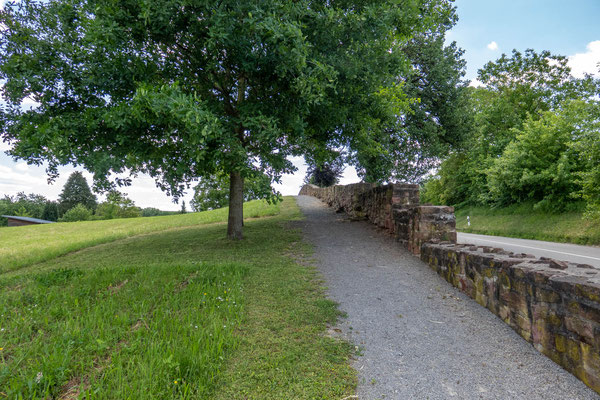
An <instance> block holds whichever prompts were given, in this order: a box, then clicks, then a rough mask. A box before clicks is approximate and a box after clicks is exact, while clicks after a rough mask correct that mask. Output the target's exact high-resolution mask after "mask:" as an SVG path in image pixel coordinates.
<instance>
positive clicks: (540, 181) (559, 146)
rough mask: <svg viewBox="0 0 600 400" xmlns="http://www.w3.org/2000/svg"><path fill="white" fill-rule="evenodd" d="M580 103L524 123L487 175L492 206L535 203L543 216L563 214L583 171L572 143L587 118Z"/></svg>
mask: <svg viewBox="0 0 600 400" xmlns="http://www.w3.org/2000/svg"><path fill="white" fill-rule="evenodd" d="M581 111H582V110H581V108H580V104H578V103H571V104H566V105H565V108H564V109H563V110H561V111H559V112H552V111H547V112H545V113H543V115H542V117H541V119H539V120H534V119H533V118H529V119H528V120H527V121H525V124H524V125H523V128H522V129H519V130H516V129H515V132H516V133H517V136H516V139H515V141H513V142H511V143H510V144H509V145H508V146H507V147H506V149H505V150H504V152H503V153H502V156H501V157H500V158H498V159H496V160H495V161H494V163H493V165H492V167H491V168H490V169H489V170H488V186H489V190H490V194H491V198H492V201H493V202H494V203H496V204H497V205H501V206H505V205H508V204H514V203H521V202H526V201H534V202H536V205H535V207H536V208H541V209H543V210H546V211H551V210H553V211H555V210H564V209H565V207H567V205H568V204H569V203H571V202H573V200H574V194H575V193H577V192H579V191H580V190H581V186H580V184H579V182H578V174H579V172H580V171H582V170H583V169H584V165H583V162H582V160H581V156H580V152H579V151H578V150H577V148H576V146H573V144H574V143H575V141H576V139H577V138H576V137H574V136H576V135H575V133H576V132H577V131H578V129H579V127H580V126H581V122H582V121H584V120H585V119H586V118H587V116H586V115H585V114H582V112H581Z"/></svg>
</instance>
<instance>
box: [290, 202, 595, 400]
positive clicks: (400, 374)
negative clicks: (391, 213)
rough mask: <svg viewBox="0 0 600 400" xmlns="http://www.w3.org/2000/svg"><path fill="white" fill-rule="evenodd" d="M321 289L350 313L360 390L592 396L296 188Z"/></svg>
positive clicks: (347, 329)
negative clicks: (322, 284) (322, 281)
mask: <svg viewBox="0 0 600 400" xmlns="http://www.w3.org/2000/svg"><path fill="white" fill-rule="evenodd" d="M297 202H298V205H299V206H300V208H301V210H302V212H303V213H304V215H305V216H306V219H305V220H303V221H301V222H300V223H299V225H300V226H301V228H302V229H303V232H304V235H305V237H306V239H307V240H308V241H309V242H311V243H313V244H314V246H315V257H316V260H317V264H318V267H319V269H320V271H321V273H322V275H323V277H324V279H325V281H326V282H327V286H328V293H329V296H330V297H331V298H332V299H333V300H335V301H337V302H339V303H340V309H341V310H342V311H345V312H346V313H347V314H348V317H347V318H346V319H344V320H342V321H340V325H339V326H338V327H337V328H339V329H340V330H341V332H342V333H341V335H342V336H343V337H345V338H347V339H349V340H350V341H351V342H353V343H354V344H355V345H356V346H359V349H360V354H361V355H360V356H359V357H357V359H356V360H355V361H354V367H355V368H356V370H357V371H358V376H359V385H358V393H357V394H358V396H359V398H360V399H362V400H365V399H382V398H385V399H452V398H453V399H544V400H548V399H561V400H565V399H598V398H600V396H598V395H597V394H596V393H595V392H593V391H592V390H591V389H589V388H588V387H587V386H585V384H583V382H581V381H579V380H578V379H577V378H575V377H574V376H573V375H571V374H570V373H568V372H566V371H565V370H563V369H562V368H561V367H560V366H558V365H557V364H555V363H554V362H552V361H551V360H550V359H548V358H546V357H545V356H543V355H542V354H540V353H538V352H537V351H536V350H535V349H534V348H533V347H532V346H531V345H530V344H529V343H527V342H526V341H525V340H523V339H522V338H521V337H520V336H519V335H517V333H515V332H514V331H513V330H512V329H511V328H509V327H508V326H507V325H506V324H504V322H502V321H501V320H500V319H498V318H497V317H496V316H494V315H493V314H492V313H491V312H489V311H488V310H487V309H485V308H483V307H481V306H480V305H479V304H477V303H476V302H475V301H473V300H471V299H470V298H469V297H467V296H466V295H464V294H462V293H461V292H459V291H458V290H456V289H455V288H453V287H452V286H451V285H450V284H448V283H447V282H446V281H444V280H443V279H442V278H441V277H439V276H438V275H437V274H436V273H435V272H434V271H433V270H431V269H430V268H429V267H428V266H427V265H426V264H425V263H423V262H422V261H420V260H419V259H418V258H417V257H415V256H413V255H412V254H410V253H409V252H408V251H406V250H405V249H403V248H402V247H401V246H400V245H399V244H398V243H396V242H395V241H394V240H393V238H392V237H390V236H389V235H388V234H386V233H385V232H383V231H381V230H379V229H377V228H376V227H374V226H373V225H371V224H369V223H367V222H353V221H350V220H349V219H348V218H347V217H346V216H345V215H344V214H336V213H334V212H333V211H332V210H331V209H329V208H327V207H326V206H325V205H324V204H323V203H322V202H321V201H319V200H317V199H315V198H313V197H308V196H298V197H297Z"/></svg>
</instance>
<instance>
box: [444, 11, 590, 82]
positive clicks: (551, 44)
mask: <svg viewBox="0 0 600 400" xmlns="http://www.w3.org/2000/svg"><path fill="white" fill-rule="evenodd" d="M455 5H456V8H457V13H458V17H459V21H458V23H457V24H456V26H455V27H454V28H453V29H452V30H451V31H450V32H449V34H448V35H447V40H449V41H456V42H457V44H458V45H459V47H462V48H463V49H465V51H466V53H465V59H466V60H467V78H468V79H474V78H476V77H477V70H478V69H479V68H481V67H483V65H484V64H485V63H486V62H488V61H491V60H495V59H497V58H498V57H499V56H500V55H501V54H502V53H507V54H510V52H511V51H512V49H517V50H525V49H528V48H532V49H534V50H536V51H541V50H549V51H551V52H552V53H555V54H560V55H565V56H574V55H576V54H582V55H583V54H588V55H589V53H590V50H589V49H588V48H587V46H588V44H590V43H592V42H594V41H600V0H570V1H565V0H510V1H508V0H503V1H498V0H456V1H455ZM493 42H495V43H496V45H497V47H498V48H497V49H494V47H495V46H493V45H492V46H490V48H488V45H489V44H491V43H493ZM596 47H600V44H598V45H596ZM596 52H597V53H600V49H597V50H596ZM592 53H593V52H592ZM594 55H595V56H599V54H594ZM588 58H590V59H593V57H587V58H586V57H579V58H578V59H577V60H576V61H578V64H576V65H577V66H580V65H582V64H583V63H584V62H590V61H589V60H588ZM595 60H596V62H598V61H600V57H598V58H595ZM586 65H587V64H586ZM592 65H593V63H592ZM574 68H575V67H574ZM577 71H578V70H577V69H576V68H575V70H574V72H577ZM596 71H597V68H596Z"/></svg>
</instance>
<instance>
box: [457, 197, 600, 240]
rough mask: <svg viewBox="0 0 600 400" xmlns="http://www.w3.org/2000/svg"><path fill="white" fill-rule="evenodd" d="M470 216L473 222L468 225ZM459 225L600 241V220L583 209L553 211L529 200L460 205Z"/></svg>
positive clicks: (499, 232)
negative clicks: (502, 205)
mask: <svg viewBox="0 0 600 400" xmlns="http://www.w3.org/2000/svg"><path fill="white" fill-rule="evenodd" d="M467 216H469V217H470V219H471V226H468V225H467ZM456 229H457V230H459V231H462V232H468V233H479V234H483V235H494V236H506V237H515V238H522V239H536V240H547V241H552V242H565V243H578V244H587V245H600V224H599V223H598V222H597V221H591V220H586V219H584V218H583V212H566V213H556V214H552V213H547V212H541V211H539V210H535V209H534V208H533V206H531V205H529V204H523V205H519V206H513V207H507V208H498V209H489V208H485V207H467V208H462V209H457V210H456Z"/></svg>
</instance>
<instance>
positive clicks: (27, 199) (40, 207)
mask: <svg viewBox="0 0 600 400" xmlns="http://www.w3.org/2000/svg"><path fill="white" fill-rule="evenodd" d="M47 202H48V199H46V198H45V197H44V196H42V195H39V194H35V193H30V194H25V192H19V193H17V194H16V195H15V196H8V195H5V196H4V197H3V198H2V199H0V215H15V216H22V217H33V218H42V214H43V211H44V207H45V205H46V203H47ZM6 223H7V220H6V219H5V218H1V219H0V225H6Z"/></svg>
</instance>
